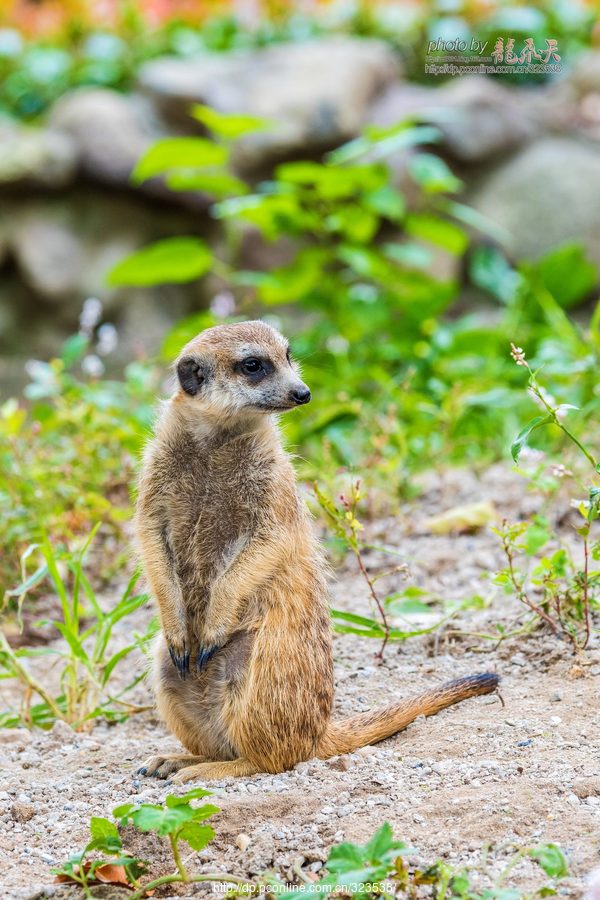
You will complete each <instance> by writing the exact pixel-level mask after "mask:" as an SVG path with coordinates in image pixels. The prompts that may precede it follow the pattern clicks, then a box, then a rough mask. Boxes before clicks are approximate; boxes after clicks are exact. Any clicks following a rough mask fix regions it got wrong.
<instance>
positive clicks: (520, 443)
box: [510, 414, 553, 462]
mask: <svg viewBox="0 0 600 900" xmlns="http://www.w3.org/2000/svg"><path fill="white" fill-rule="evenodd" d="M552 422H553V419H552V416H551V415H550V414H548V415H546V416H535V417H534V418H533V419H531V420H530V421H529V422H528V423H527V425H526V426H525V428H523V430H522V431H520V432H519V433H518V435H517V436H516V438H515V439H514V441H513V442H512V444H511V446H510V454H511V456H512V458H513V460H514V461H515V462H518V461H519V456H520V454H521V451H522V450H523V447H526V446H527V441H528V440H529V437H530V435H531V434H533V432H534V431H535V430H536V429H538V428H542V427H543V426H544V425H550V424H551V423H552Z"/></svg>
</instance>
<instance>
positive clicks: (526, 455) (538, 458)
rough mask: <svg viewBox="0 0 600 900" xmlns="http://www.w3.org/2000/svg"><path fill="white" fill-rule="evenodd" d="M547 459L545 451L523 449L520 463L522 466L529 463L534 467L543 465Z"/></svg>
mask: <svg viewBox="0 0 600 900" xmlns="http://www.w3.org/2000/svg"><path fill="white" fill-rule="evenodd" d="M545 458H546V454H545V453H544V451H543V450H536V449H535V448H534V447H523V449H522V450H521V452H520V454H519V462H520V463H521V464H523V463H525V464H527V463H529V464H530V465H532V466H535V465H537V464H538V463H541V462H542V460H544V459H545Z"/></svg>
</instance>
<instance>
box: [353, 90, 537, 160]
mask: <svg viewBox="0 0 600 900" xmlns="http://www.w3.org/2000/svg"><path fill="white" fill-rule="evenodd" d="M409 116H410V117H415V118H417V119H418V120H419V121H420V122H426V123H428V124H434V125H436V126H437V127H438V128H439V129H440V131H441V134H442V141H441V143H440V145H438V146H440V147H441V148H442V149H443V150H444V151H445V152H446V153H447V154H448V155H450V156H452V157H453V158H454V159H456V160H457V161H459V162H462V163H479V162H482V161H484V160H487V159H490V158H492V157H495V156H501V155H503V154H505V153H507V152H509V151H511V150H514V149H516V148H517V147H519V146H521V144H523V143H524V142H525V141H527V140H528V139H530V138H531V137H533V136H534V135H535V133H536V128H537V123H538V121H539V112H538V109H537V101H536V100H535V98H534V95H533V94H530V93H529V92H527V91H515V90H510V89H509V88H506V87H503V86H502V85H499V84H495V83H494V82H493V81H492V79H491V78H484V77H481V78H480V77H479V76H472V77H467V78H458V79H455V80H454V81H448V82H446V84H443V85H441V86H440V87H433V88H431V87H424V86H422V85H412V84H403V83H400V82H398V83H395V84H393V85H392V86H391V87H390V88H389V89H388V90H387V91H386V92H385V93H384V94H382V95H381V97H379V98H378V99H377V100H376V101H375V103H374V104H373V105H372V106H371V107H370V108H369V109H368V110H367V113H366V117H365V124H372V125H380V126H383V127H387V126H391V125H394V124H396V123H397V122H401V121H402V120H403V119H406V118H407V117H409Z"/></svg>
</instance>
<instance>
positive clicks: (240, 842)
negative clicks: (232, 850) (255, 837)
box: [235, 832, 252, 853]
mask: <svg viewBox="0 0 600 900" xmlns="http://www.w3.org/2000/svg"><path fill="white" fill-rule="evenodd" d="M251 843H252V840H251V838H249V837H248V835H247V834H244V833H243V832H241V834H238V836H237V837H236V839H235V845H236V847H237V848H238V849H239V850H241V851H242V853H243V852H244V851H245V850H247V849H248V847H249V846H250V844H251Z"/></svg>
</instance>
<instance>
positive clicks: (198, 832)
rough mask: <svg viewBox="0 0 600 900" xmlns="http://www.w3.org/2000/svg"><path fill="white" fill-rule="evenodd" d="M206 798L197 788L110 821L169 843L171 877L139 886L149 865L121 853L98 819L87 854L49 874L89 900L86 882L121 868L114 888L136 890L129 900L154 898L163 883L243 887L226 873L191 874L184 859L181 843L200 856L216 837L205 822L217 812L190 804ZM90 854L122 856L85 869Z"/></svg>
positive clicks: (106, 823) (132, 807) (111, 830)
mask: <svg viewBox="0 0 600 900" xmlns="http://www.w3.org/2000/svg"><path fill="white" fill-rule="evenodd" d="M208 796H210V791H206V790H204V789H203V788H195V789H194V790H191V791H188V792H187V793H186V794H183V795H182V796H179V797H178V796H176V795H175V794H169V795H168V796H167V797H166V798H165V802H164V803H162V804H159V803H142V804H139V805H138V804H135V803H125V804H123V805H122V806H118V807H117V808H116V809H114V810H113V816H114V818H115V819H116V820H117V822H118V823H119V824H120V825H121V826H124V825H128V824H129V823H131V824H132V825H133V826H134V827H135V828H136V829H137V830H138V831H142V832H148V831H152V832H155V833H156V834H157V835H158V836H159V837H163V838H167V840H168V842H169V847H170V850H171V854H172V856H173V860H174V863H175V867H176V868H175V871H174V872H173V873H172V874H170V875H162V876H161V877H159V878H155V879H153V880H152V881H150V882H148V883H147V884H144V885H143V886H142V885H140V883H139V877H140V875H141V874H143V873H145V872H146V871H147V863H143V862H142V861H141V860H138V859H135V858H133V857H130V856H128V855H125V854H123V853H121V851H122V846H123V844H122V841H121V838H120V837H119V832H118V830H117V826H116V825H115V824H114V823H113V822H111V821H110V820H109V819H102V818H96V819H92V820H91V823H90V830H91V832H92V841H91V842H90V843H89V844H88V845H87V846H86V847H85V849H84V850H83V851H82V852H81V853H79V854H77V855H76V856H73V857H71V858H70V859H69V860H67V862H66V863H63V864H62V865H61V866H59V867H58V868H55V869H53V870H52V871H53V872H54V874H55V875H56V876H57V880H64V879H65V878H66V879H68V880H71V881H75V882H77V883H78V884H80V885H81V886H82V887H83V889H84V891H85V894H86V896H87V897H92V896H93V894H92V893H91V891H90V884H89V883H90V881H91V880H92V879H93V878H94V876H95V875H97V873H98V870H99V869H101V868H103V867H105V866H113V867H114V866H121V867H123V868H122V872H117V873H113V874H114V875H116V876H118V878H119V880H118V881H115V882H114V883H119V884H126V885H127V886H129V887H132V888H134V889H135V890H134V893H133V894H131V895H130V896H131V900H141V898H142V897H145V896H147V895H149V894H151V893H153V892H154V890H155V889H156V888H159V887H161V886H162V885H167V884H177V883H183V884H192V883H194V884H198V883H201V882H211V881H212V882H215V881H216V882H222V883H231V884H235V885H240V884H246V882H245V881H244V879H242V878H237V877H236V876H235V875H228V874H226V873H224V874H221V873H219V872H217V873H208V874H202V875H193V874H190V873H189V872H188V870H187V868H186V865H185V863H184V861H183V859H182V856H181V850H180V844H181V842H183V843H185V844H188V846H189V847H191V849H192V850H194V851H198V850H202V849H203V848H204V847H205V846H206V845H207V844H208V843H209V841H211V840H212V839H213V837H214V831H213V829H212V827H211V826H210V825H207V824H205V823H206V820H207V819H209V818H210V817H211V816H213V815H214V814H215V813H218V812H219V811H220V810H219V809H218V807H216V806H212V805H211V804H204V805H203V806H194V805H192V801H193V800H198V799H200V798H203V797H208ZM92 851H96V852H100V853H111V854H114V853H121V855H120V856H118V857H117V858H116V859H115V858H109V859H106V858H104V857H100V858H99V859H95V860H94V861H93V862H92V863H90V864H89V868H86V865H85V862H84V860H85V857H86V856H87V855H89V853H90V852H92Z"/></svg>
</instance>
